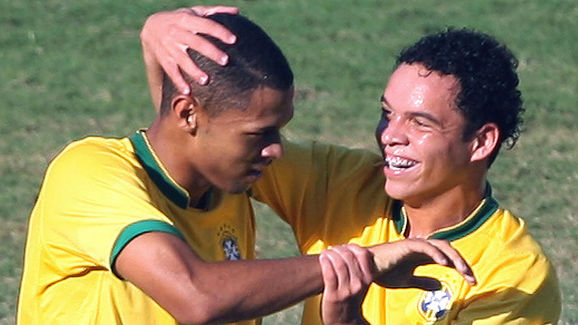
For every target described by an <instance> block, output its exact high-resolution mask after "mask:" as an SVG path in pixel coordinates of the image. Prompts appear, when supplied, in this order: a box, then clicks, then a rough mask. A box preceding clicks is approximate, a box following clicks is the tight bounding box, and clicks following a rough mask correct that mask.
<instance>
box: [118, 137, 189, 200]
mask: <svg viewBox="0 0 578 325" xmlns="http://www.w3.org/2000/svg"><path fill="white" fill-rule="evenodd" d="M129 139H130V141H131V142H132V145H133V147H134V150H135V154H136V156H137V158H138V160H139V161H140V163H141V164H142V166H143V168H144V169H145V171H146V172H147V174H148V175H149V177H150V178H151V179H152V180H153V182H154V183H155V184H156V185H157V186H158V188H159V189H160V190H161V192H162V193H163V194H164V195H165V196H166V197H167V198H169V199H170V200H171V201H172V202H173V203H174V204H176V205H177V206H179V207H180V208H182V209H186V208H187V207H188V206H189V193H188V192H187V191H186V190H185V189H184V188H182V187H181V186H180V185H179V184H177V182H175V181H174V180H173V179H172V178H171V177H170V176H169V175H168V173H167V172H166V170H165V169H164V167H163V165H162V163H161V162H160V161H159V159H158V158H157V157H156V155H155V153H154V151H153V149H152V147H151V146H150V143H149V142H148V139H147V138H146V134H145V131H144V130H138V131H137V132H136V133H135V134H134V135H133V136H131V137H130V138H129Z"/></svg>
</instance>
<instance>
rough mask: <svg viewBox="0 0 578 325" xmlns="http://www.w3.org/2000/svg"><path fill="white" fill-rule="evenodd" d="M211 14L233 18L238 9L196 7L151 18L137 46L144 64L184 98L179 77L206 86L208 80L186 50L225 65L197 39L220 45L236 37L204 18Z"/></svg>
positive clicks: (215, 50) (220, 54)
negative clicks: (165, 78)
mask: <svg viewBox="0 0 578 325" xmlns="http://www.w3.org/2000/svg"><path fill="white" fill-rule="evenodd" d="M215 13H229V14H237V13H239V9H238V8H235V7H227V6H214V7H207V6H196V7H191V8H181V9H177V10H173V11H163V12H159V13H156V14H153V15H151V16H150V17H149V18H148V19H147V20H146V22H145V24H144V26H143V29H142V31H141V35H140V37H141V43H142V47H143V53H144V57H145V62H146V63H147V66H148V65H152V66H159V67H160V68H162V70H163V71H165V73H166V74H167V75H168V76H169V78H171V80H172V81H173V82H174V83H175V85H176V86H177V88H178V89H179V90H180V91H181V92H182V93H184V94H188V93H189V92H190V88H189V85H188V84H187V82H186V81H185V79H184V77H183V75H182V73H186V74H188V75H189V76H191V77H192V78H193V79H194V80H196V81H197V82H198V83H200V84H205V83H207V82H208V78H209V76H207V75H206V74H205V72H203V71H201V70H200V69H199V68H198V67H197V66H196V65H195V64H194V63H193V61H192V60H191V58H190V57H189V55H188V54H187V49H193V50H195V51H196V52H199V53H200V54H202V55H204V56H206V57H208V58H209V59H211V60H213V61H215V62H216V63H218V64H221V65H225V64H227V61H228V57H227V55H226V54H225V53H224V52H223V51H221V50H219V49H218V48H217V47H216V46H214V45H213V44H211V42H209V41H208V40H207V39H205V38H203V37H201V36H199V34H206V35H209V36H212V37H214V38H217V39H219V40H221V41H223V42H224V43H228V44H232V43H235V41H236V37H235V35H233V34H232V33H231V32H230V31H229V30H227V29H226V28H225V27H223V26H221V25H220V24H218V23H216V22H215V21H213V20H211V19H207V18H205V17H206V16H210V15H212V14H215Z"/></svg>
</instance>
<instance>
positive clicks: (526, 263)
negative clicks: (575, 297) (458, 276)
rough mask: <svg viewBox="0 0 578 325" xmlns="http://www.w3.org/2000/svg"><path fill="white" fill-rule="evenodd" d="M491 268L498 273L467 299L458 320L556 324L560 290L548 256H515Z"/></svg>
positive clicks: (485, 324)
mask: <svg viewBox="0 0 578 325" xmlns="http://www.w3.org/2000/svg"><path fill="white" fill-rule="evenodd" d="M522 255H524V254H522ZM492 268H493V269H494V271H492V273H493V274H495V275H496V276H494V277H491V278H490V279H487V280H486V281H487V283H485V284H482V286H485V288H484V289H482V290H480V291H479V292H477V293H476V295H475V296H473V297H472V298H470V299H469V301H466V302H465V303H464V304H465V306H464V308H463V309H462V310H460V312H459V313H458V316H457V319H456V322H455V324H464V325H465V324H474V325H498V324H512V325H513V324H528V325H530V324H557V322H558V318H559V317H560V310H561V299H560V291H559V288H558V281H557V278H556V274H555V272H554V270H553V268H552V266H551V264H550V263H549V262H548V260H547V259H546V257H545V256H543V255H538V256H536V255H534V256H532V257H529V258H528V256H513V257H512V258H510V259H506V260H504V261H502V262H501V263H497V264H492ZM452 324H454V323H452Z"/></svg>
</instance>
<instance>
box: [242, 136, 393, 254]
mask: <svg viewBox="0 0 578 325" xmlns="http://www.w3.org/2000/svg"><path fill="white" fill-rule="evenodd" d="M283 145H284V150H285V155H284V156H283V158H281V159H279V160H277V161H275V162H273V164H272V165H271V166H270V167H269V168H267V170H266V172H265V173H264V175H263V177H262V179H261V180H259V181H258V182H257V183H256V184H255V185H254V186H253V188H252V190H253V195H254V197H255V198H256V199H257V200H259V201H262V202H264V203H266V204H267V205H269V206H271V207H272V208H273V210H275V211H276V212H277V213H278V214H279V215H280V216H281V217H282V218H283V219H284V220H285V221H287V222H288V223H289V224H290V225H291V227H292V228H293V231H294V232H295V234H296V237H297V241H298V244H299V246H300V248H301V249H302V251H305V250H307V248H308V247H310V246H311V245H312V244H314V243H315V242H316V241H319V240H321V241H323V242H325V243H329V244H335V243H344V242H347V241H349V239H351V238H353V237H354V236H355V234H358V232H359V231H361V230H362V229H363V226H364V225H365V224H366V223H367V222H369V221H368V220H369V219H374V218H376V217H377V216H378V215H383V212H384V209H385V204H386V203H385V202H386V200H385V194H384V192H383V184H384V178H383V174H382V167H381V166H382V163H381V157H379V156H378V155H377V154H375V153H372V152H370V151H367V150H361V149H347V148H344V147H340V146H334V145H326V144H320V143H317V142H306V143H300V144H296V143H292V142H289V141H284V142H283Z"/></svg>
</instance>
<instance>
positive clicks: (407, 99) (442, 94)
mask: <svg viewBox="0 0 578 325" xmlns="http://www.w3.org/2000/svg"><path fill="white" fill-rule="evenodd" d="M458 91H459V82H458V80H457V79H456V78H455V77H454V76H452V75H443V74H441V73H439V72H436V71H432V70H429V69H427V68H426V67H425V66H423V65H421V64H417V63H414V64H402V65H400V66H399V67H398V68H397V69H396V70H395V71H394V72H393V74H392V75H391V77H390V79H389V82H388V84H387V86H386V88H385V91H384V94H383V97H384V99H385V101H386V102H387V103H388V104H390V105H391V106H393V108H395V107H396V106H398V107H422V106H428V107H429V106H432V105H442V104H444V103H445V104H446V105H445V106H447V107H448V108H455V100H456V95H457V93H458Z"/></svg>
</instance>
